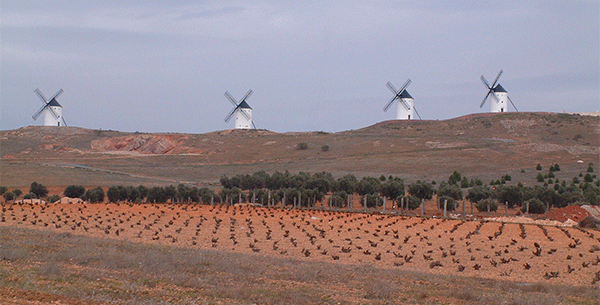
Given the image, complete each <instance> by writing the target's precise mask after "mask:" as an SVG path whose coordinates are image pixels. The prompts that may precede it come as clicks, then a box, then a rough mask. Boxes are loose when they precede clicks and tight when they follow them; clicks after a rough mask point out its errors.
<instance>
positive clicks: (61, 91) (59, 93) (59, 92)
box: [50, 88, 63, 100]
mask: <svg viewBox="0 0 600 305" xmlns="http://www.w3.org/2000/svg"><path fill="white" fill-rule="evenodd" d="M62 93H63V89H62V88H60V90H58V92H56V93H55V94H54V95H53V96H52V97H51V98H50V100H53V99H55V98H57V97H58V96H59V95H61V94H62Z"/></svg>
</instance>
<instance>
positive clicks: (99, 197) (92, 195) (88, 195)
mask: <svg viewBox="0 0 600 305" xmlns="http://www.w3.org/2000/svg"><path fill="white" fill-rule="evenodd" d="M82 199H83V200H85V201H89V202H92V203H95V202H103V201H104V190H103V189H102V188H101V187H97V188H93V189H89V190H87V191H85V194H83V198H82Z"/></svg>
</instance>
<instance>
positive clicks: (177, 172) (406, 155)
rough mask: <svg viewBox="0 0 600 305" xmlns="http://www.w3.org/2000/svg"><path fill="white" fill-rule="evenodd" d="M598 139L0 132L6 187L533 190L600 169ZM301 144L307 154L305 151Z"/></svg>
mask: <svg viewBox="0 0 600 305" xmlns="http://www.w3.org/2000/svg"><path fill="white" fill-rule="evenodd" d="M599 135H600V124H599V118H598V117H591V116H580V115H571V114H557V113H505V114H487V113H486V114H474V115H468V116H464V117H460V118H455V119H450V120H444V121H386V122H381V123H378V124H375V125H373V126H369V127H366V128H362V129H358V130H350V131H344V132H337V133H325V132H289V133H275V132H270V131H266V130H224V131H217V132H211V133H206V134H146V133H126V132H117V131H106V130H88V129H82V128H77V127H64V128H54V127H34V126H30V127H24V128H20V129H16V130H7V131H1V132H0V146H1V147H2V150H1V151H0V157H1V159H0V167H1V168H2V174H1V176H0V185H6V186H9V187H26V186H28V185H29V183H31V181H33V180H37V182H39V183H42V184H45V185H49V186H63V187H64V186H66V185H69V184H82V185H84V186H86V187H87V186H106V185H112V184H128V185H138V184H145V185H168V184H176V183H180V182H181V183H190V184H207V183H208V184H209V185H210V184H216V182H217V181H218V179H219V178H220V177H221V176H223V175H230V176H231V175H236V174H240V173H253V172H256V171H259V170H264V171H266V172H268V173H272V172H274V171H285V170H289V171H291V172H298V171H305V172H309V173H314V172H321V171H327V172H332V173H334V174H335V175H336V176H341V175H344V174H347V173H351V174H355V175H357V176H358V177H359V178H360V177H361V176H366V175H368V176H380V175H382V174H383V175H386V176H387V175H394V176H399V177H401V178H403V179H405V180H406V181H408V182H412V181H416V180H417V179H421V180H428V181H431V180H438V181H439V180H440V179H446V178H447V177H448V176H449V175H450V174H451V173H452V172H453V171H455V170H458V171H459V172H461V173H462V174H464V175H466V176H468V177H469V178H480V179H482V180H483V181H484V182H487V181H489V180H490V179H494V180H495V179H499V178H500V176H501V175H504V174H510V175H512V176H513V181H520V182H523V183H525V184H534V183H535V175H536V173H537V172H536V171H535V169H534V168H535V166H536V164H538V163H540V164H542V165H543V167H544V168H547V167H548V166H549V165H552V164H556V163H558V164H560V165H561V168H562V171H561V172H560V173H558V174H559V178H561V179H563V180H564V179H571V178H572V177H574V176H575V175H577V174H579V173H580V172H583V171H585V169H586V166H587V164H588V163H589V162H597V161H598V155H599V154H600V148H599V147H600V136H599ZM299 143H306V144H307V145H308V149H306V150H299V149H298V144H299ZM325 145H327V146H328V147H329V149H328V150H327V151H325V150H323V149H322V147H323V146H325ZM577 161H583V162H580V163H578V162H577ZM523 171H524V172H523ZM560 175H563V176H564V177H562V176H560Z"/></svg>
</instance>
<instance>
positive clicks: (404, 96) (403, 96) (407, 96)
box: [400, 90, 413, 99]
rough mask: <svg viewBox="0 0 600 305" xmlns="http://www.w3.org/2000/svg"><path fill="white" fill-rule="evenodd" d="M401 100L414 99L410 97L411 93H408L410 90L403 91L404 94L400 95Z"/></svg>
mask: <svg viewBox="0 0 600 305" xmlns="http://www.w3.org/2000/svg"><path fill="white" fill-rule="evenodd" d="M400 98H401V99H405V98H410V99H413V97H412V96H411V95H410V93H408V90H404V91H402V94H400Z"/></svg>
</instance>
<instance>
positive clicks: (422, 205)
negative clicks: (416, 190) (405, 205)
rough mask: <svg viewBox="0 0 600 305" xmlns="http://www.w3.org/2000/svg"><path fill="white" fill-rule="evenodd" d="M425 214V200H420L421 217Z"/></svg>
mask: <svg viewBox="0 0 600 305" xmlns="http://www.w3.org/2000/svg"><path fill="white" fill-rule="evenodd" d="M423 214H425V199H421V216H423Z"/></svg>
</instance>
